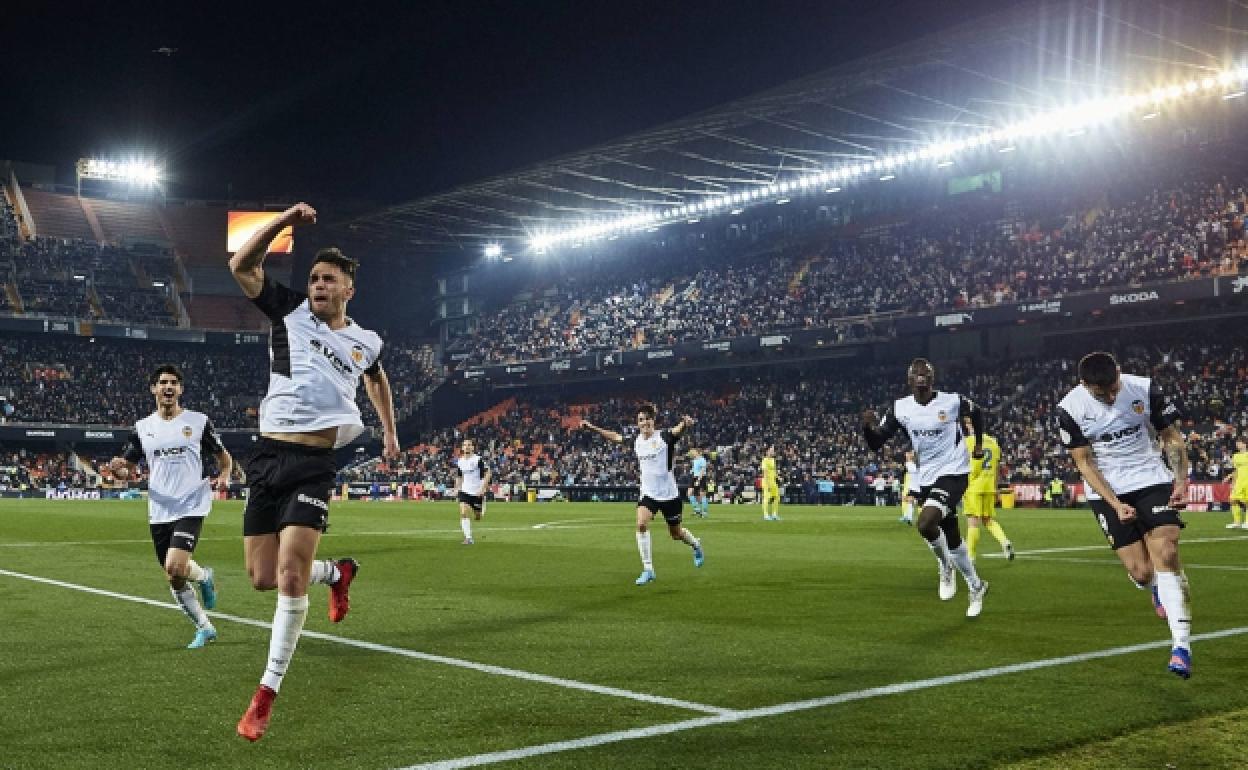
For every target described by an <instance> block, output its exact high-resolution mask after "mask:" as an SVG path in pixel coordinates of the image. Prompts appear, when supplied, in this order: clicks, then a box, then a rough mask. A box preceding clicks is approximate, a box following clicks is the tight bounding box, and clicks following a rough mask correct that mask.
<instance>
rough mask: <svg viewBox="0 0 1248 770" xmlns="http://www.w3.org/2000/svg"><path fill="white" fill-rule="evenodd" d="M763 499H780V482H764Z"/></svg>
mask: <svg viewBox="0 0 1248 770" xmlns="http://www.w3.org/2000/svg"><path fill="white" fill-rule="evenodd" d="M763 499H764V500H778V499H780V485H779V484H763Z"/></svg>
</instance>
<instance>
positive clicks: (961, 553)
mask: <svg viewBox="0 0 1248 770" xmlns="http://www.w3.org/2000/svg"><path fill="white" fill-rule="evenodd" d="M940 534H942V535H943V534H945V533H944V532H941V533H940ZM951 553H952V555H953V563H954V566H956V567H957V568H958V572H961V573H962V577H963V578H964V579H965V580H966V587H967V588H971V589H976V588H979V584H980V579H979V575H978V574H976V572H975V562H973V561H971V552H970V549H968V548H967V547H966V541H965V540H964V541H962V542H961V543H958V547H957V548H954V549H953V550H952V551H951Z"/></svg>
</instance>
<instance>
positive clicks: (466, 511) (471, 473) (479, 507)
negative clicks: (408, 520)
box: [455, 438, 491, 545]
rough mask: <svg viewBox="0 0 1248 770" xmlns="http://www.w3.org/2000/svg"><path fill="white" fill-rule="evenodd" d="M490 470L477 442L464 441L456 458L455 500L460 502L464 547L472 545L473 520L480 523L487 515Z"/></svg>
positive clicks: (468, 439)
mask: <svg viewBox="0 0 1248 770" xmlns="http://www.w3.org/2000/svg"><path fill="white" fill-rule="evenodd" d="M490 474H491V471H490V468H489V466H487V465H486V464H485V460H484V459H482V457H481V455H479V454H477V445H476V442H475V441H473V440H472V439H470V438H466V439H464V441H463V443H462V444H461V445H460V451H459V457H457V458H455V500H456V501H458V502H459V528H460V530H462V531H463V533H464V545H472V544H473V543H474V542H475V541H474V540H473V539H472V520H473V518H474V517H475V518H476V519H477V520H478V521H480V519H481V517H482V516H483V515H484V513H485V494H486V491H487V490H488V489H489V487H490Z"/></svg>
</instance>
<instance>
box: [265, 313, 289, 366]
mask: <svg viewBox="0 0 1248 770" xmlns="http://www.w3.org/2000/svg"><path fill="white" fill-rule="evenodd" d="M269 351H270V352H271V353H272V354H273V363H272V365H271V366H270V368H269V370H270V371H271V372H273V373H274V374H280V375H282V376H283V377H289V376H290V338H289V336H288V334H287V330H286V319H285V318H283V319H282V320H280V321H274V322H273V327H272V329H270V330H269Z"/></svg>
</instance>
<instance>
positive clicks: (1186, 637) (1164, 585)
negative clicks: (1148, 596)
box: [1157, 570, 1192, 650]
mask: <svg viewBox="0 0 1248 770" xmlns="http://www.w3.org/2000/svg"><path fill="white" fill-rule="evenodd" d="M1188 594H1189V592H1188V588H1187V576H1186V575H1183V574H1179V573H1174V572H1161V571H1160V570H1159V571H1158V572H1157V595H1158V596H1159V597H1161V606H1162V607H1165V608H1166V622H1167V623H1169V624H1170V636H1172V637H1174V646H1175V647H1183V648H1184V649H1188V650H1190V649H1192V613H1191V609H1190V607H1189V602H1190V596H1189V595H1188Z"/></svg>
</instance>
